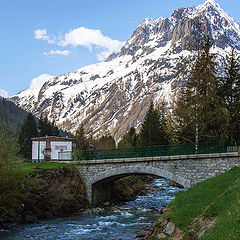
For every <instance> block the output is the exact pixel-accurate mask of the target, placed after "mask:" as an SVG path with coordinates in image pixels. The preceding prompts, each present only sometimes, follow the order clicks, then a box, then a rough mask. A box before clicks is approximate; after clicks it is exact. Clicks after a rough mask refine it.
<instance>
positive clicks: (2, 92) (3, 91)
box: [0, 89, 9, 98]
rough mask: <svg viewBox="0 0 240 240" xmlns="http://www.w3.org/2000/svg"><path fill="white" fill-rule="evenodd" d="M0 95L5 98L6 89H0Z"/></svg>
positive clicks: (6, 95) (6, 94)
mask: <svg viewBox="0 0 240 240" xmlns="http://www.w3.org/2000/svg"><path fill="white" fill-rule="evenodd" d="M0 96H2V97H4V98H7V97H9V95H8V92H7V91H6V90H3V89H0Z"/></svg>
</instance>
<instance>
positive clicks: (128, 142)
mask: <svg viewBox="0 0 240 240" xmlns="http://www.w3.org/2000/svg"><path fill="white" fill-rule="evenodd" d="M136 144H137V134H136V130H135V128H134V127H131V128H130V130H129V131H128V132H127V133H125V134H124V135H123V138H122V139H121V141H120V142H119V143H118V148H132V147H136Z"/></svg>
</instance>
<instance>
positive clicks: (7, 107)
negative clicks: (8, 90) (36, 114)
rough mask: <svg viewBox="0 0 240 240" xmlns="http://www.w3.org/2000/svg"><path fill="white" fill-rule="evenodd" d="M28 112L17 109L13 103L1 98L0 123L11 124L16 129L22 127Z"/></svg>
mask: <svg viewBox="0 0 240 240" xmlns="http://www.w3.org/2000/svg"><path fill="white" fill-rule="evenodd" d="M26 116H27V112H26V111H24V110H22V109H21V108H19V107H17V106H16V105H15V104H14V103H13V102H10V101H7V100H6V99H5V98H2V97H0V122H3V121H4V122H9V123H11V124H12V125H13V126H14V127H15V128H16V129H17V128H19V127H20V126H21V124H22V123H23V121H24V119H25V118H26Z"/></svg>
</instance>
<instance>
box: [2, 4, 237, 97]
mask: <svg viewBox="0 0 240 240" xmlns="http://www.w3.org/2000/svg"><path fill="white" fill-rule="evenodd" d="M204 2H205V1H204V0H168V1H165V0H147V1H146V0H121V1H120V0H119V1H112V0H101V1H99V0H21V1H20V0H0V3H1V5H0V6H1V8H0V29H1V38H0V43H1V44H0V52H1V55H0V66H1V67H0V94H1V95H5V96H7V95H10V96H11V95H13V94H16V93H18V92H20V91H22V90H24V89H26V88H28V87H29V86H30V85H31V86H32V87H35V86H37V85H39V84H41V83H42V82H43V81H45V80H46V79H47V78H48V75H52V76H57V75H59V74H62V73H66V72H71V71H74V70H76V69H78V68H80V67H83V66H86V65H89V64H93V63H97V62H99V61H102V60H103V59H104V56H106V55H107V54H108V53H110V52H112V51H117V50H118V49H119V48H120V47H121V44H122V43H123V42H124V41H126V40H128V39H129V37H130V36H131V34H132V32H133V31H134V30H135V29H136V27H137V26H138V25H139V24H140V22H141V21H142V20H143V19H144V18H146V17H151V18H153V19H157V18H159V17H169V16H170V15H171V14H172V12H173V11H174V10H175V9H177V8H179V7H181V6H183V7H186V6H192V5H194V6H198V5H200V4H202V3H204ZM216 2H218V3H219V4H220V6H221V7H222V8H223V9H224V10H225V11H226V12H228V13H229V15H230V16H232V17H234V18H235V20H237V21H238V22H240V15H239V10H240V1H238V0H216ZM97 30H98V31H97ZM83 36H84V37H83ZM39 76H40V77H39Z"/></svg>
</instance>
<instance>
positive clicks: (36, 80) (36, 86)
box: [30, 73, 54, 89]
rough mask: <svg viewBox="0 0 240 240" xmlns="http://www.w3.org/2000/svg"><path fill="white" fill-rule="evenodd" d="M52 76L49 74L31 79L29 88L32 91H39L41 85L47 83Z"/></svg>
mask: <svg viewBox="0 0 240 240" xmlns="http://www.w3.org/2000/svg"><path fill="white" fill-rule="evenodd" d="M53 77H54V76H52V75H49V74H46V73H44V74H41V75H40V76H38V77H36V78H33V79H32V81H31V83H30V88H32V89H40V88H41V87H42V85H43V84H44V83H45V82H46V81H48V80H49V79H50V78H53Z"/></svg>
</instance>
